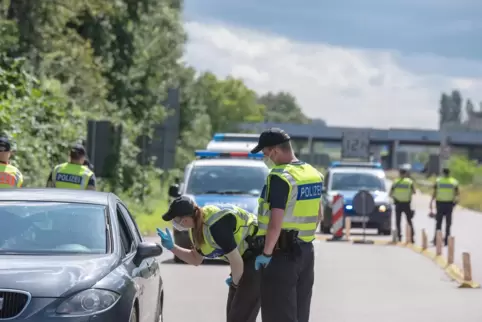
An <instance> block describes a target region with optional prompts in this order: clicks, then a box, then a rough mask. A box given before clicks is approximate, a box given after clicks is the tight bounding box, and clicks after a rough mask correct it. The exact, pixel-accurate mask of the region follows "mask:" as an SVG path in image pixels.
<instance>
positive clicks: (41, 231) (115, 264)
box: [0, 189, 164, 322]
mask: <svg viewBox="0 0 482 322" xmlns="http://www.w3.org/2000/svg"><path fill="white" fill-rule="evenodd" d="M0 223H1V224H0V321H1V320H9V321H31V322H49V321H57V322H59V321H69V322H84V321H85V322H87V321H89V322H95V321H102V322H109V321H112V322H114V321H115V322H127V321H129V322H130V321H139V322H159V321H162V310H163V301H164V292H163V283H162V279H161V275H160V272H159V262H158V259H157V258H156V257H157V256H159V255H161V253H162V248H161V247H160V246H159V245H157V244H155V243H149V242H146V241H144V240H143V238H142V236H141V235H140V234H139V230H138V228H137V225H136V223H135V221H134V220H133V219H132V216H131V214H130V213H129V211H128V209H127V207H126V206H125V204H124V203H123V202H122V201H121V200H120V199H119V198H118V197H117V196H116V195H115V194H112V193H104V192H95V191H80V190H63V189H15V190H13V189H12V190H10V189H9V190H5V189H2V190H1V191H0Z"/></svg>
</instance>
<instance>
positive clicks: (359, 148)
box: [341, 130, 370, 159]
mask: <svg viewBox="0 0 482 322" xmlns="http://www.w3.org/2000/svg"><path fill="white" fill-rule="evenodd" d="M341 157H342V158H357V159H358V158H360V159H368V158H369V157H370V132H369V131H366V130H350V131H345V132H343V136H342V145H341Z"/></svg>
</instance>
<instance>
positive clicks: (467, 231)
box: [389, 183, 482, 283]
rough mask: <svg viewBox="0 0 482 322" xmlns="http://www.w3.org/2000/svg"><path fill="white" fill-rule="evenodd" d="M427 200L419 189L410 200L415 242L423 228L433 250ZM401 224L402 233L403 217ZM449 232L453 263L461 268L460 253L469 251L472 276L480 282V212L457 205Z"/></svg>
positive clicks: (418, 240)
mask: <svg viewBox="0 0 482 322" xmlns="http://www.w3.org/2000/svg"><path fill="white" fill-rule="evenodd" d="M389 184H390V183H389ZM429 202H430V197H429V196H428V195H424V194H422V193H421V192H419V191H418V192H417V194H416V195H415V197H414V199H413V201H412V207H413V209H415V219H414V227H415V233H416V236H415V238H416V241H415V242H416V243H418V244H419V245H421V240H422V236H421V234H422V233H421V231H422V229H425V230H426V231H427V234H428V238H429V246H430V248H431V249H432V250H433V251H435V247H434V246H432V245H431V240H432V238H433V236H434V234H435V220H434V219H432V218H429V217H428V213H429ZM392 223H393V224H392V225H393V227H395V218H393V220H392ZM402 225H403V226H402V227H403V228H402V230H403V232H402V234H403V233H405V228H404V227H405V219H403V221H402ZM442 232H443V233H444V234H445V225H443V226H442ZM451 233H452V236H454V237H455V264H457V266H459V267H460V268H462V253H463V252H469V253H470V256H471V262H472V278H473V280H474V281H476V282H477V283H482V251H481V250H480V247H481V245H482V213H480V212H476V211H472V210H468V209H465V208H462V207H458V206H457V207H456V208H455V209H454V213H453V223H452V232H451ZM446 252H447V248H446V247H445V248H444V254H445V255H446Z"/></svg>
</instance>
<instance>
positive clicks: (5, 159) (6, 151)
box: [0, 137, 23, 189]
mask: <svg viewBox="0 0 482 322" xmlns="http://www.w3.org/2000/svg"><path fill="white" fill-rule="evenodd" d="M11 156H12V144H11V143H10V141H9V140H8V138H6V137H0V189H5V188H7V189H8V188H21V187H22V184H23V176H22V173H21V172H20V170H18V169H17V168H16V167H14V166H13V165H11V164H9V161H10V157H11Z"/></svg>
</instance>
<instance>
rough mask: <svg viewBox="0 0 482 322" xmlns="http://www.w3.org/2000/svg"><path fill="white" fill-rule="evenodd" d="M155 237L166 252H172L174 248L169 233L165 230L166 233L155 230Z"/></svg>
mask: <svg viewBox="0 0 482 322" xmlns="http://www.w3.org/2000/svg"><path fill="white" fill-rule="evenodd" d="M157 235H158V236H159V237H160V238H161V244H162V246H163V247H164V248H166V249H167V250H172V249H173V248H174V240H173V239H172V235H171V232H170V231H169V229H167V228H166V231H165V232H164V231H162V230H161V229H159V228H157Z"/></svg>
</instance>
